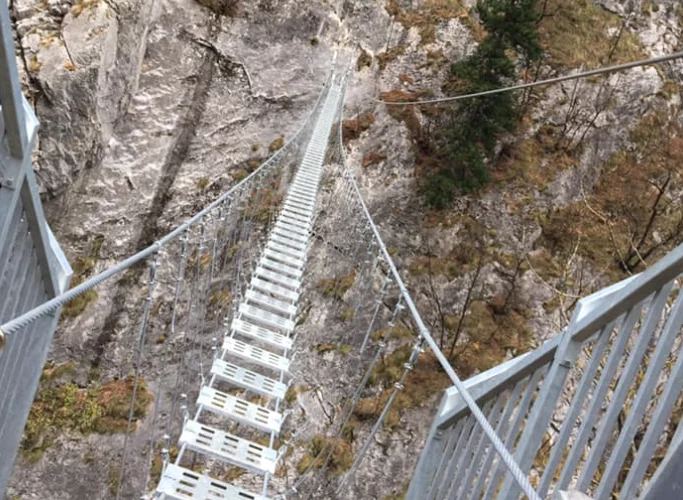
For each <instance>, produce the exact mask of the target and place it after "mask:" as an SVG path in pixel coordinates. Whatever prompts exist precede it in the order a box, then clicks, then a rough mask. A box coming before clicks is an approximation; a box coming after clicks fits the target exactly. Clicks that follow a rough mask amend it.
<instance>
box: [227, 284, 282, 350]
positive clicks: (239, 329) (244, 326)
mask: <svg viewBox="0 0 683 500" xmlns="http://www.w3.org/2000/svg"><path fill="white" fill-rule="evenodd" d="M252 286H253V282H252ZM230 328H231V329H232V331H234V332H235V333H237V334H239V335H241V336H242V337H247V338H249V339H253V340H257V341H259V342H263V343H264V344H267V345H270V346H273V347H275V348H277V349H287V350H290V349H291V348H292V339H291V338H289V337H288V336H287V335H283V334H281V333H278V332H274V331H272V330H268V329H266V328H263V327H262V326H258V325H255V324H253V323H251V322H249V321H247V320H245V319H239V318H235V319H234V320H232V323H231V324H230Z"/></svg>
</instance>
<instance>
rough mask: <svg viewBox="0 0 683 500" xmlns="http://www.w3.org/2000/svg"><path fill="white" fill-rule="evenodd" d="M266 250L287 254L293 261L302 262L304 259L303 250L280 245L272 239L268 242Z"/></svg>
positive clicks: (304, 253) (304, 252)
mask: <svg viewBox="0 0 683 500" xmlns="http://www.w3.org/2000/svg"><path fill="white" fill-rule="evenodd" d="M266 248H269V249H271V250H273V251H275V252H280V253H284V254H287V255H289V256H290V257H292V258H295V259H299V260H304V259H305V258H306V251H305V250H301V249H296V248H292V247H291V246H288V245H282V244H280V243H278V242H277V241H274V239H272V238H271V239H270V240H269V241H268V244H267V245H266Z"/></svg>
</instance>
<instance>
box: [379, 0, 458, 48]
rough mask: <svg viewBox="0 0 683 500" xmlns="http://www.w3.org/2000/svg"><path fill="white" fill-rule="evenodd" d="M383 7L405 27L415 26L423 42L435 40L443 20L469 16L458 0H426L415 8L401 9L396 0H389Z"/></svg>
mask: <svg viewBox="0 0 683 500" xmlns="http://www.w3.org/2000/svg"><path fill="white" fill-rule="evenodd" d="M385 8H386V10H387V12H388V13H389V15H391V16H394V19H395V20H396V21H398V22H399V23H401V24H402V25H403V26H405V27H406V28H416V29H417V30H418V32H419V33H420V38H421V40H422V43H423V44H428V43H432V42H434V41H435V40H436V30H437V28H438V27H439V25H440V24H441V23H443V22H444V21H448V20H449V19H458V18H460V19H466V18H468V17H469V14H468V10H467V7H466V6H465V5H464V3H463V2H462V1H460V0H426V1H425V2H421V3H420V6H419V7H418V8H417V9H415V10H402V9H401V8H400V6H399V3H398V1H397V0H389V1H388V2H387V4H386V6H385Z"/></svg>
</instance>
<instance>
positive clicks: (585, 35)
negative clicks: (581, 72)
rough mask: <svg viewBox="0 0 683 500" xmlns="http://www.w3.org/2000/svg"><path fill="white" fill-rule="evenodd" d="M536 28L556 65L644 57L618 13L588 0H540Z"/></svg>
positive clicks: (592, 65) (585, 64)
mask: <svg viewBox="0 0 683 500" xmlns="http://www.w3.org/2000/svg"><path fill="white" fill-rule="evenodd" d="M539 5H540V6H541V9H542V14H541V15H542V17H541V21H540V23H539V26H538V29H539V33H540V35H541V41H542V43H543V45H544V47H545V49H546V50H547V51H548V54H549V56H550V62H551V63H552V64H553V65H556V66H564V67H570V68H578V67H581V66H583V67H585V68H586V69H589V68H595V67H598V66H602V65H604V64H605V63H607V62H608V61H611V62H612V63H621V62H627V61H633V60H637V59H641V58H643V50H642V48H641V46H640V43H639V41H638V36H637V35H635V34H634V33H633V32H631V31H630V30H629V29H628V28H626V27H624V25H623V23H624V21H623V20H622V18H621V17H619V16H618V15H616V14H613V13H611V12H608V11H607V10H605V9H603V8H602V7H600V6H598V5H596V4H595V2H593V1H591V0H574V1H573V2H566V1H564V0H541V1H539Z"/></svg>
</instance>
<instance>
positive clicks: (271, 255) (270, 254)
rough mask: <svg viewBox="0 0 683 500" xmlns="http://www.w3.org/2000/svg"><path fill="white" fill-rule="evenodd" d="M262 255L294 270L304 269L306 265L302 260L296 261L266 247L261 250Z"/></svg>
mask: <svg viewBox="0 0 683 500" xmlns="http://www.w3.org/2000/svg"><path fill="white" fill-rule="evenodd" d="M263 255H265V256H266V257H268V258H269V259H273V260H277V261H278V262H282V263H284V264H287V265H289V266H292V267H294V268H296V269H301V268H302V267H304V264H306V261H305V260H304V259H297V258H295V257H291V256H290V255H288V254H285V253H282V252H278V251H276V250H273V249H272V248H268V247H266V248H264V249H263Z"/></svg>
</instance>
